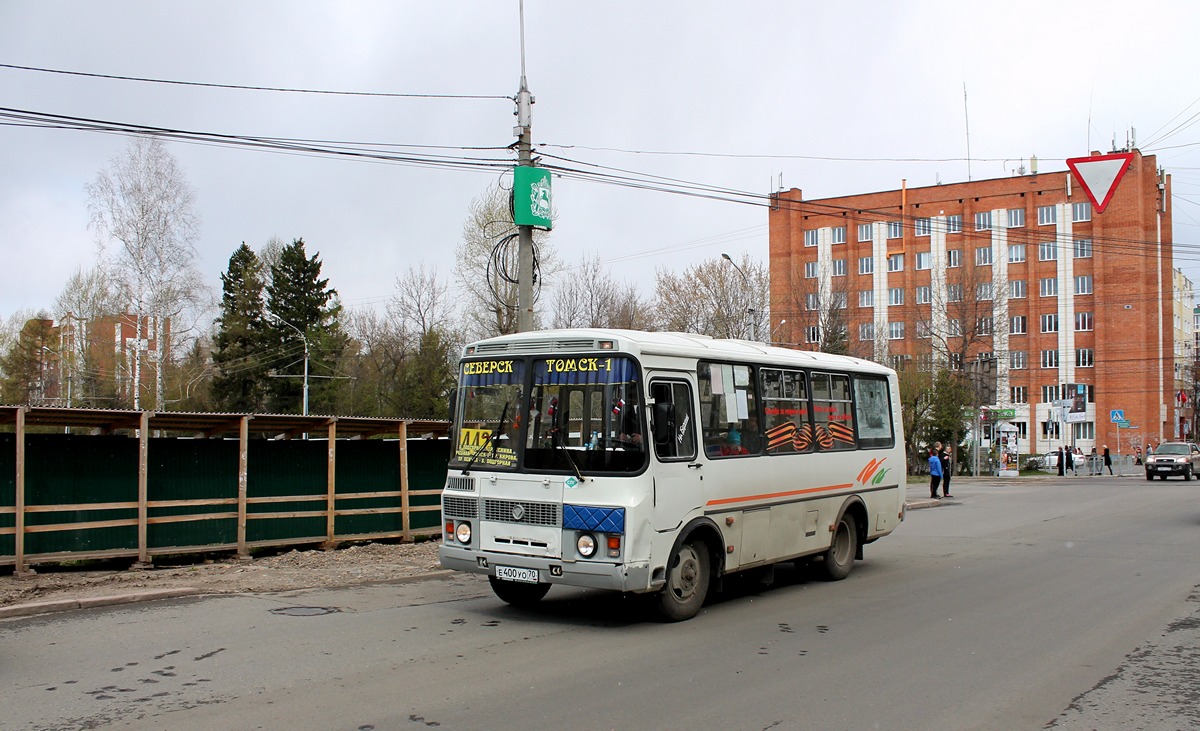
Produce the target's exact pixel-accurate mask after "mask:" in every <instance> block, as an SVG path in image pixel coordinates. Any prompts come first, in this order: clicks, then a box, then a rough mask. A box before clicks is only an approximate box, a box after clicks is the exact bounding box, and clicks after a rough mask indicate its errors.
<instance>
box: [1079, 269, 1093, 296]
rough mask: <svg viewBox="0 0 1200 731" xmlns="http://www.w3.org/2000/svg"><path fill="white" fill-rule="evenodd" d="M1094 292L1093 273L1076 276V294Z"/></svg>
mask: <svg viewBox="0 0 1200 731" xmlns="http://www.w3.org/2000/svg"><path fill="white" fill-rule="evenodd" d="M1091 293H1092V275H1091V274H1081V275H1079V276H1078V277H1075V294H1091Z"/></svg>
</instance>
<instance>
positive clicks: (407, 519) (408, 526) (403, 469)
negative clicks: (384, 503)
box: [400, 421, 412, 542]
mask: <svg viewBox="0 0 1200 731" xmlns="http://www.w3.org/2000/svg"><path fill="white" fill-rule="evenodd" d="M409 507H410V506H409V500H408V422H403V421H402V422H400V530H401V531H402V532H403V539H404V540H405V541H406V542H410V541H412V511H411V510H409Z"/></svg>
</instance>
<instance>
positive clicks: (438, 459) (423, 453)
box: [408, 439, 450, 530]
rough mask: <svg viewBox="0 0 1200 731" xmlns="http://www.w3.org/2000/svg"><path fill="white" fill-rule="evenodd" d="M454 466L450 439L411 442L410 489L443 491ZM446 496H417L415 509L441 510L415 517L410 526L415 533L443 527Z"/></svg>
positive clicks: (418, 514)
mask: <svg viewBox="0 0 1200 731" xmlns="http://www.w3.org/2000/svg"><path fill="white" fill-rule="evenodd" d="M449 463H450V440H449V439H416V440H409V442H408V489H409V490H410V491H411V490H439V491H440V490H441V489H442V488H443V487H444V486H445V484H446V465H447V464H449ZM441 504H442V496H441V494H440V493H436V494H432V495H413V496H412V497H411V498H409V505H410V506H411V507H417V506H425V505H436V506H438V508H439V509H438V510H429V511H422V512H420V513H413V514H412V520H411V521H410V523H409V525H410V526H411V527H412V528H413V529H414V530H420V529H422V528H435V527H437V526H439V525H441V524H442V513H441V509H440V508H441Z"/></svg>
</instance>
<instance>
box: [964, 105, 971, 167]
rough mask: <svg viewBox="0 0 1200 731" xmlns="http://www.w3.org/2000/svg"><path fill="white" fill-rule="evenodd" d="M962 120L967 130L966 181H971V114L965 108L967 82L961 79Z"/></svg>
mask: <svg viewBox="0 0 1200 731" xmlns="http://www.w3.org/2000/svg"><path fill="white" fill-rule="evenodd" d="M963 120H964V121H965V123H966V130H967V182H968V183H969V182H971V115H970V114H969V113H968V110H967V82H966V81H963Z"/></svg>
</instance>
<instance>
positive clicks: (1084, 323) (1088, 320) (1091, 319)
mask: <svg viewBox="0 0 1200 731" xmlns="http://www.w3.org/2000/svg"><path fill="white" fill-rule="evenodd" d="M1095 327H1096V318H1095V316H1094V315H1093V314H1092V313H1091V312H1076V313H1075V332H1091V331H1092V330H1094V329H1095Z"/></svg>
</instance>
